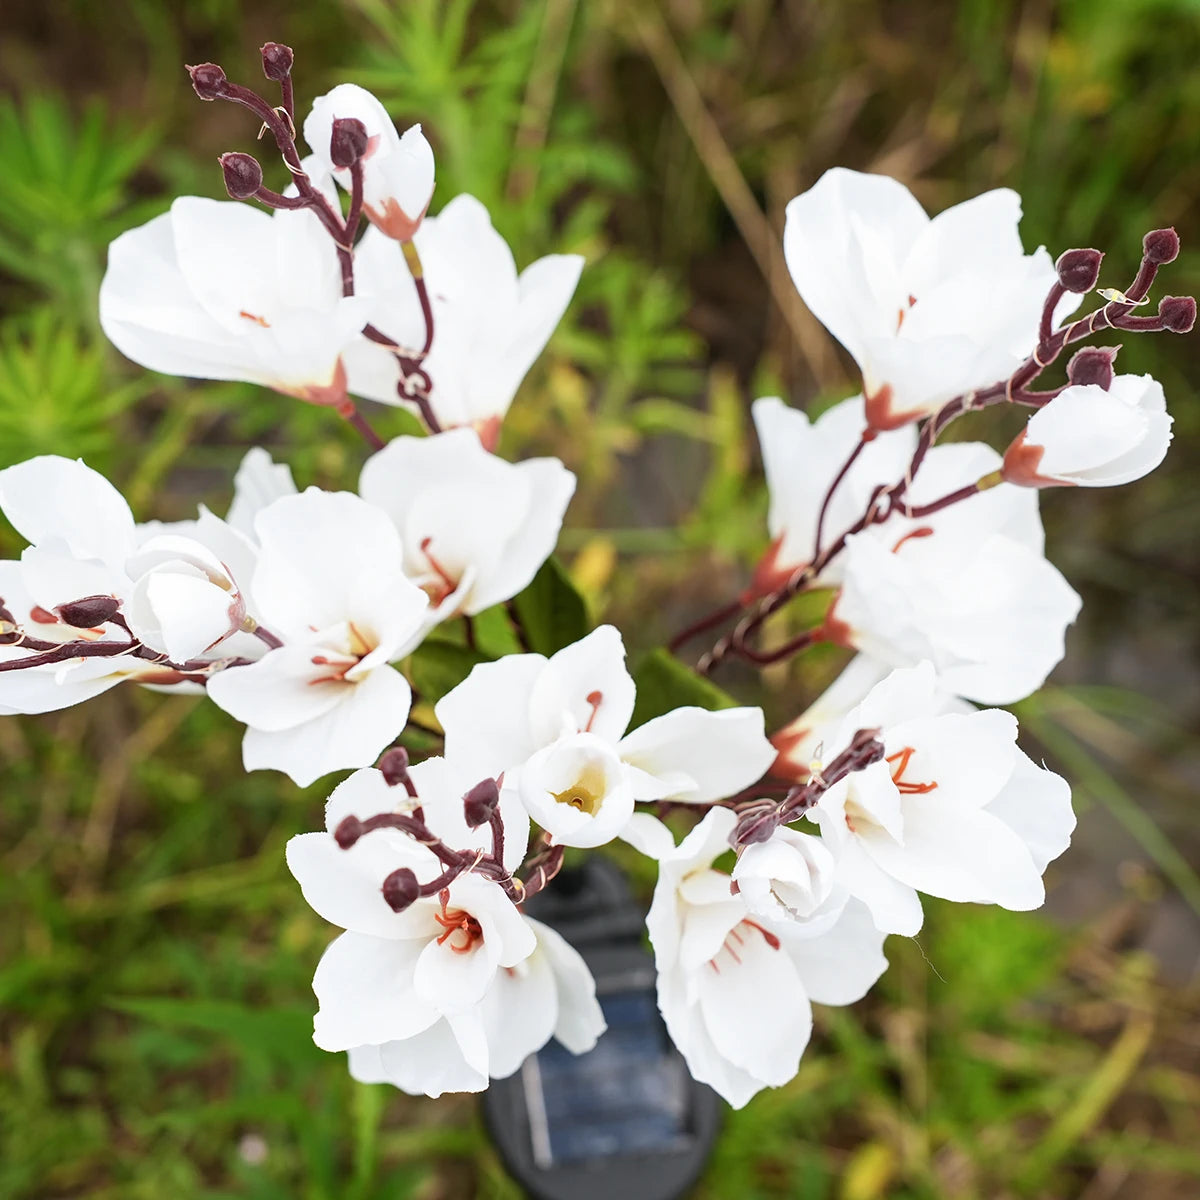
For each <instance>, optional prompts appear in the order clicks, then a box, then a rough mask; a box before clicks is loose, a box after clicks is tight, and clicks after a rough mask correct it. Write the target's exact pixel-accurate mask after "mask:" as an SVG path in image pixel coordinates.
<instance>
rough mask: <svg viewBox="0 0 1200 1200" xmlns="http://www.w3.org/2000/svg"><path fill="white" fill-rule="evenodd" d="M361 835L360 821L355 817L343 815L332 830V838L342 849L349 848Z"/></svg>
mask: <svg viewBox="0 0 1200 1200" xmlns="http://www.w3.org/2000/svg"><path fill="white" fill-rule="evenodd" d="M362 835H363V827H362V822H361V821H360V820H359V819H358V818H357V817H343V818H342V819H341V820H340V821H339V822H338V827H337V828H336V829H335V830H334V831H333V840H334V841H335V842H337V844H338V845H339V846H341V848H342V849H343V850H349V849H350V847H351V846H353V845H354V843H355V842H357V841H358V839H359V838H360V837H362Z"/></svg>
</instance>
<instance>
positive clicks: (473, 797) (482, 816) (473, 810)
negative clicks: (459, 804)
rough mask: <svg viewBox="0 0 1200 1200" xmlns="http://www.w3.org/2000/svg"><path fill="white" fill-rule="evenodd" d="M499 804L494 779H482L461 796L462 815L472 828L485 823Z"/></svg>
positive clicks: (498, 789)
mask: <svg viewBox="0 0 1200 1200" xmlns="http://www.w3.org/2000/svg"><path fill="white" fill-rule="evenodd" d="M499 804H500V788H499V786H498V785H497V783H496V781H495V780H494V779H482V780H480V781H479V783H477V784H476V785H475V786H474V787H473V788H472V789H471V790H470V791H469V792H468V793H467V794H466V795H465V796H464V797H463V815H464V816H465V817H466V819H467V824H468V825H469V826H470V827H471V828H472V829H478V828H479V826H480V825H486V824H487V823H488V822H489V821H490V820H491V819H492V813H494V812H495V811H496V809H497V808H498V807H499Z"/></svg>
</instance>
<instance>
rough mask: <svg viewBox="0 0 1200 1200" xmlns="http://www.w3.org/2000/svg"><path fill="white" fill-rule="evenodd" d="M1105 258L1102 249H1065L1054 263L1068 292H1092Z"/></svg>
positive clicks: (1059, 279)
mask: <svg viewBox="0 0 1200 1200" xmlns="http://www.w3.org/2000/svg"><path fill="white" fill-rule="evenodd" d="M1103 259H1104V254H1103V252H1102V251H1100V250H1064V251H1063V253H1062V254H1060V255H1059V256H1058V262H1056V263H1055V264H1054V269H1055V270H1056V271H1057V272H1058V282H1059V283H1061V284H1062V285H1063V287H1065V288H1066V289H1067V291H1068V292H1090V291H1091V290H1092V288H1094V287H1095V286H1096V283H1097V281H1098V280H1099V278H1100V263H1101V262H1102V261H1103Z"/></svg>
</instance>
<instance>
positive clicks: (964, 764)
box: [810, 663, 1075, 935]
mask: <svg viewBox="0 0 1200 1200" xmlns="http://www.w3.org/2000/svg"><path fill="white" fill-rule="evenodd" d="M946 703H947V701H946V697H945V695H944V694H943V693H939V691H938V690H937V686H936V675H935V673H934V671H933V669H932V667H931V666H930V665H929V664H928V663H922V664H921V665H920V666H917V667H913V668H909V669H905V670H899V671H893V672H892V673H891V674H890V675H889V676H888V677H887V678H886V679H885V680H883V682H882V683H880V684H878V685H876V686H875V687H874V688H872V690H871V691H870V692H869V693H868V695H867V696H866V698H865V699H864V700H863V701H862V703H861V704H859V705H857V706H856V707H855V708H853V709H852V710H851V711H850V712H849V713H848V714H847V715H846V717H845V719H844V721H843V722H842V725H841V729H840V731H839V733H838V734H837V735H835V736H834V737H833V738H832V739H830V741H829V743H828V745H827V756H828V757H829V758H832V757H833V756H834V755H835V754H836V753H837V751H838V750H839V749H840V747H841V746H843V745H845V744H846V743H847V742H848V740H849V739H850V737H852V736H853V734H854V732H855V731H857V730H859V729H872V728H879V729H880V730H881V733H880V738H881V740H882V741H883V744H884V749H885V757H884V759H883V760H882V761H880V762H877V763H874V764H873V765H872V766H869V767H867V768H866V769H865V770H861V771H855V772H853V773H852V774H850V775H848V776H847V777H846V778H845V779H844V780H842V781H841V782H840V783H838V784H836V785H834V786H833V787H832V788H830V789H829V791H827V792H825V793H824V794H823V795H822V796H821V798H820V800H819V801H818V803H817V805H816V807H815V808H814V809H812V810H811V812H810V816H811V818H812V819H813V820H815V821H816V822H817V824H818V825H819V826H820V829H821V834H822V838H823V840H824V841H825V843H826V845H827V846H828V847H829V849H830V850H831V851H833V853H834V855H835V856H836V858H837V874H838V878H839V879H840V880H841V881H842V882H843V883H844V884H845V885H846V886H847V887H848V888H849V889H850V892H851V893H852V894H853V895H855V896H857V897H858V898H859V899H861V900H862V901H863V902H864V903H865V904H866V905H867V907H868V908H869V909H870V910H871V915H872V917H873V918H874V921H875V924H876V926H877V927H878V928H879V929H881V930H883V931H885V932H888V933H902V934H906V935H910V934H915V933H916V932H917V931H918V930H919V929H920V928H921V923H922V919H923V918H922V911H921V901H920V899H919V897H918V895H917V893H918V892H919V891H920V892H926V893H928V894H929V895H931V896H940V897H942V898H943V899H945V900H958V901H971V902H975V903H980V904H998V905H1000V906H1001V907H1003V908H1009V909H1016V910H1025V909H1031V908H1037V907H1039V906H1040V905H1041V904H1042V902H1043V901H1044V899H1045V889H1044V886H1043V884H1042V873H1043V872H1044V871H1045V869H1046V865H1047V863H1049V862H1050V861H1051V860H1052V859H1054V858H1057V857H1058V855H1060V854H1061V853H1062V852H1063V851H1064V850H1065V849H1066V848H1067V845H1068V844H1069V842H1070V838H1071V831H1072V830H1073V829H1074V827H1075V816H1074V813H1073V812H1072V810H1071V790H1070V787H1069V786H1068V785H1067V783H1066V781H1065V780H1063V779H1062V778H1060V777H1059V776H1058V775H1055V774H1054V773H1053V772H1051V771H1047V770H1044V769H1042V768H1039V767H1036V766H1034V764H1033V763H1032V762H1031V761H1030V760H1029V759H1028V758H1027V757H1026V756H1025V755H1024V754H1023V753H1022V752H1021V751H1020V749H1018V747H1017V744H1016V738H1017V722H1016V718H1015V717H1014V716H1013V715H1012V714H1011V713H1008V712H1004V711H1002V710H1000V709H985V710H982V711H976V710H972V711H970V712H963V711H961V710H960V711H952V712H947V711H946Z"/></svg>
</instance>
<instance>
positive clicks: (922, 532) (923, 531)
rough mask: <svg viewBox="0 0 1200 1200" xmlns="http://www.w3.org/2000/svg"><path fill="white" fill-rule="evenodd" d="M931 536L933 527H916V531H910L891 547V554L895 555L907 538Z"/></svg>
mask: <svg viewBox="0 0 1200 1200" xmlns="http://www.w3.org/2000/svg"><path fill="white" fill-rule="evenodd" d="M932 536H933V527H932V526H931V525H918V526H917V528H916V529H910V530H909V531H908V533H906V534H905V535H904V536H903V537H902V538H901V539H900V540H899V541H898V542H897V543H896V544H895V545H894V546H893V547H892V553H893V554H895V553H896V551H897V550H899V549H900V547H901V546H903V545H904V543H905V542H907V541H908V540H909V538H927V537H932Z"/></svg>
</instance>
